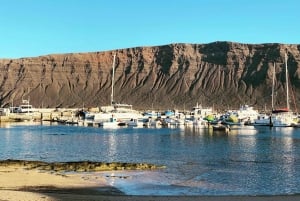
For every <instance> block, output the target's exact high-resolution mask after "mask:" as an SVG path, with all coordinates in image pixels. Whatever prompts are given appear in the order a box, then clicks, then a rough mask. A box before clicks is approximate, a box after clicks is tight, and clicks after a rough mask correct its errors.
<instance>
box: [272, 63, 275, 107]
mask: <svg viewBox="0 0 300 201" xmlns="http://www.w3.org/2000/svg"><path fill="white" fill-rule="evenodd" d="M274 83H275V62H274V67H273V80H272V111H273V110H274V85H275V84H274Z"/></svg>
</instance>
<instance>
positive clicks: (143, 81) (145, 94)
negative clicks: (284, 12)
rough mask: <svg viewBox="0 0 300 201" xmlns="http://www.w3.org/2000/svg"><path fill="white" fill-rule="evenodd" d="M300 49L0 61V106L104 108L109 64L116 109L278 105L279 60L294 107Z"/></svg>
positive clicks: (258, 47)
mask: <svg viewBox="0 0 300 201" xmlns="http://www.w3.org/2000/svg"><path fill="white" fill-rule="evenodd" d="M299 49H300V45H285V44H240V43H232V42H214V43H209V44H170V45H164V46H155V47H136V48H128V49H118V50H112V51H105V52H90V53H70V54H55V55H46V56H39V57H33V58H19V59H0V105H1V107H4V106H9V105H18V104H21V101H22V99H30V103H31V104H32V105H34V106H35V107H100V106H103V105H108V104H110V101H111V86H112V65H113V57H114V55H116V60H115V79H114V83H115V88H114V100H115V101H116V102H121V103H128V104H132V105H133V106H134V108H136V109H151V108H152V109H173V108H174V109H190V108H191V107H192V106H194V105H195V104H197V103H199V104H201V105H202V106H212V107H214V108H215V109H227V108H228V107H230V108H237V107H239V106H240V105H242V104H249V105H253V106H255V107H256V108H257V109H262V108H264V107H265V106H266V105H267V106H269V105H270V104H271V89H272V76H273V71H274V70H273V69H274V68H273V66H274V62H275V72H276V76H275V77H276V83H275V89H276V96H277V98H276V100H275V101H276V104H277V105H282V106H284V104H285V102H286V100H285V98H284V97H285V86H286V79H285V59H284V58H285V53H286V52H287V56H288V73H289V82H290V83H291V86H292V88H291V89H292V93H293V99H291V100H294V102H295V103H296V104H298V103H299V102H300V100H299V93H300V92H299V86H300V80H299V78H300V64H299V61H300V54H299Z"/></svg>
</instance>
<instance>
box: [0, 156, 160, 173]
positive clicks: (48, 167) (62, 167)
mask: <svg viewBox="0 0 300 201" xmlns="http://www.w3.org/2000/svg"><path fill="white" fill-rule="evenodd" d="M0 166H2V167H3V166H5V167H9V166H14V167H23V168H24V169H28V170H32V169H37V170H45V171H56V172H59V171H75V172H95V171H112V170H154V169H161V168H165V166H160V165H155V164H149V163H123V162H110V163H107V162H94V161H77V162H51V163H50V162H43V161H27V160H11V159H8V160H2V161H0Z"/></svg>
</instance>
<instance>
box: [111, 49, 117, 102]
mask: <svg viewBox="0 0 300 201" xmlns="http://www.w3.org/2000/svg"><path fill="white" fill-rule="evenodd" d="M115 62H116V54H114V60H113V65H112V78H111V97H110V99H111V100H110V101H111V105H113V104H114V84H115V83H114V82H115Z"/></svg>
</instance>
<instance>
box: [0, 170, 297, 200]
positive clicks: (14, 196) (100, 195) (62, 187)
mask: <svg viewBox="0 0 300 201" xmlns="http://www.w3.org/2000/svg"><path fill="white" fill-rule="evenodd" d="M0 181H1V187H0V200H1V201H2V200H24V201H27V200H28V201H29V200H36V201H56V200H66V201H71V200H72V201H74V200H75V201H76V200H78V201H79V200H87V201H88V200H106V201H119V200H124V201H167V200H175V201H177V200H178V201H179V200H181V201H196V200H198V201H221V200H222V201H240V200H243V201H271V200H272V201H279V200H289V201H294V200H295V201H296V200H300V195H275V196H201V195H199V196H184V195H183V196H152V195H150V196H132V195H125V194H124V193H123V192H121V191H120V190H119V189H117V188H115V187H113V186H110V185H108V184H107V182H106V180H105V178H104V177H99V175H98V176H96V175H95V174H93V172H85V173H78V172H76V173H74V174H73V173H69V172H68V173H61V172H53V171H40V170H37V169H31V170H29V169H25V168H23V167H20V166H13V165H10V166H0Z"/></svg>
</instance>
